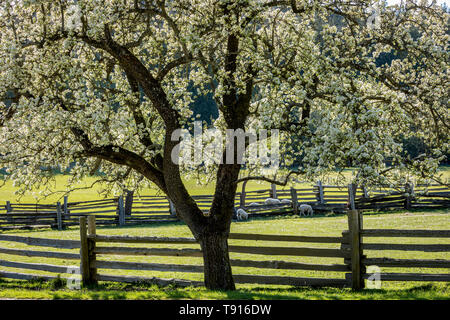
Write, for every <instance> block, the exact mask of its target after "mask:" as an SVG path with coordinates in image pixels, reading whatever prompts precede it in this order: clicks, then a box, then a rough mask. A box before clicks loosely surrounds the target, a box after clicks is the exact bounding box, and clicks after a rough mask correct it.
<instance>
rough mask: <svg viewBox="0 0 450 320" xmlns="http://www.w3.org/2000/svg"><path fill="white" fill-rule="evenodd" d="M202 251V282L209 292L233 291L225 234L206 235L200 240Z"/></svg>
mask: <svg viewBox="0 0 450 320" xmlns="http://www.w3.org/2000/svg"><path fill="white" fill-rule="evenodd" d="M200 246H201V248H202V251H203V264H204V270H205V271H204V280H205V286H206V288H208V289H210V290H235V289H236V288H235V285H234V280H233V275H232V273H231V263H230V257H229V255H228V237H227V234H225V233H207V234H203V235H202V237H201V239H200Z"/></svg>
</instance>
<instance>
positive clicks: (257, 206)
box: [0, 181, 450, 230]
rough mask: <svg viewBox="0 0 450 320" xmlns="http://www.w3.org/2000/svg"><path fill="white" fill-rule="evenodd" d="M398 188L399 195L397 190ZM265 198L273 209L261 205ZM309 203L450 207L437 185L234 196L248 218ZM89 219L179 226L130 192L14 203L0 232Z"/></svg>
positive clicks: (158, 204) (168, 213)
mask: <svg viewBox="0 0 450 320" xmlns="http://www.w3.org/2000/svg"><path fill="white" fill-rule="evenodd" d="M400 189H402V190H400ZM269 197H275V198H277V199H278V200H280V203H278V204H265V202H264V201H265V200H266V199H267V198H269ZM193 198H194V200H195V201H196V202H197V204H198V206H199V208H200V209H201V210H203V211H205V212H206V211H207V210H208V209H209V208H210V206H211V203H212V199H213V196H212V195H195V196H193ZM300 204H308V205H310V206H311V207H312V208H313V210H314V212H316V213H317V212H319V213H320V212H329V211H334V212H337V213H344V212H347V211H348V210H349V209H358V210H381V209H407V210H410V209H416V208H450V189H449V188H448V187H447V186H441V185H428V186H423V185H418V186H414V185H412V184H407V185H405V186H404V187H402V188H396V189H391V188H387V187H377V188H372V189H371V190H369V189H368V188H365V187H364V186H361V187H358V186H356V185H354V184H350V185H348V186H333V185H323V184H322V183H321V182H320V181H318V182H317V184H316V186H313V187H310V188H297V189H296V188H290V189H289V190H285V189H282V190H277V188H276V186H275V185H272V186H271V188H270V189H261V190H254V191H246V190H245V184H244V185H243V187H242V191H241V192H238V193H237V194H236V198H235V206H236V207H241V208H244V210H246V211H247V212H248V213H249V216H250V217H258V216H274V215H287V214H299V213H300V212H299V205H300ZM89 215H94V216H96V218H97V224H98V225H133V224H144V223H155V222H171V221H178V217H177V215H176V209H175V207H174V205H173V203H172V202H171V201H170V199H168V198H167V197H165V196H140V197H137V196H135V195H134V193H133V192H132V191H126V195H125V197H124V196H122V195H121V196H119V197H115V198H108V199H99V200H89V201H78V202H69V201H68V197H64V202H63V203H62V204H61V203H60V202H58V203H56V204H16V203H11V202H9V201H7V202H6V204H5V205H3V206H0V229H15V228H39V227H52V228H57V229H59V230H61V229H64V228H66V227H68V226H75V225H78V222H79V218H80V217H81V216H89Z"/></svg>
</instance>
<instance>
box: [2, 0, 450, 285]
mask: <svg viewBox="0 0 450 320" xmlns="http://www.w3.org/2000/svg"><path fill="white" fill-rule="evenodd" d="M0 3H1V4H0V61H2V64H1V65H0V96H4V99H8V100H9V102H8V104H7V103H3V104H2V105H1V111H2V118H1V132H0V141H1V143H0V153H1V154H2V157H1V162H2V164H3V166H4V167H6V168H7V171H8V173H9V175H8V176H7V178H8V179H12V180H15V181H16V182H18V183H19V184H20V185H21V186H22V190H27V189H29V188H31V187H32V186H39V185H45V184H46V183H47V182H48V181H49V179H51V173H49V172H48V171H43V170H42V168H49V167H59V168H68V167H69V165H70V164H75V165H74V166H73V167H72V168H71V174H72V181H73V182H75V181H77V180H81V179H83V177H85V176H87V175H90V174H92V173H93V172H95V171H97V170H99V169H100V170H101V172H102V173H103V174H104V176H103V177H102V178H101V179H99V181H103V182H108V183H109V184H110V185H111V186H112V187H119V188H122V187H123V186H124V185H126V186H127V187H129V188H133V187H137V188H144V187H148V186H151V187H156V188H158V189H160V190H161V191H162V192H164V193H165V194H166V195H167V196H168V197H169V198H170V199H171V200H172V201H173V203H174V205H175V207H176V210H177V212H178V214H179V215H180V216H181V218H182V219H183V220H184V222H185V223H186V224H187V225H188V227H189V228H190V230H191V231H192V233H193V235H194V237H195V238H196V239H197V240H198V241H199V243H200V245H201V248H202V250H203V256H204V265H205V284H206V286H207V287H208V288H211V289H234V282H233V278H232V273H231V266H230V261H229V256H228V244H227V238H228V234H229V230H230V222H231V218H232V214H233V205H234V198H235V192H236V186H237V183H238V182H239V181H244V180H250V179H263V180H266V181H272V182H275V183H278V184H285V183H286V182H287V181H288V179H287V178H288V177H292V175H293V174H294V173H297V174H304V176H305V177H306V178H312V177H314V176H317V175H321V174H324V173H326V172H329V171H331V170H334V169H335V168H336V167H344V166H345V165H346V164H348V163H349V161H350V162H351V163H352V164H353V165H355V166H357V167H359V174H358V176H357V178H356V179H357V180H356V181H355V182H357V183H358V182H361V181H364V182H365V183H366V184H370V183H387V182H395V181H399V180H400V179H401V177H402V175H401V174H400V173H401V171H399V170H397V169H400V170H403V169H405V168H408V169H414V170H415V171H416V172H418V173H420V174H421V176H423V177H424V178H427V177H431V176H433V175H434V174H435V173H436V169H437V165H438V163H439V161H441V160H442V157H443V156H442V153H443V152H445V151H446V150H448V129H449V127H448V126H449V125H448V124H449V121H448V120H449V119H448V112H447V109H446V103H447V100H446V93H447V89H448V88H447V86H448V74H447V70H448V35H447V34H446V27H447V24H446V23H447V18H448V17H447V15H446V14H445V13H444V12H443V11H442V9H441V8H439V7H437V6H434V5H426V4H417V3H416V2H414V1H411V2H408V3H407V5H406V6H405V7H402V8H398V7H383V8H382V10H381V11H380V12H381V14H380V15H379V16H378V17H377V19H380V20H377V21H379V22H380V23H379V25H378V24H377V27H376V28H370V27H368V26H367V21H368V18H369V17H373V11H372V10H368V8H369V7H370V6H372V5H373V3H372V2H371V1H321V2H318V1H317V2H316V1H294V0H286V1H263V0H239V1H231V0H193V1H192V0H189V1H188V0H167V1H164V0H155V1H146V0H128V1H127V0H108V1H99V0H78V1H69V0H60V1H47V0H33V1H32V0H23V1H20V0H17V1H16V0H9V1H8V0H7V1H1V2H0ZM330 15H334V17H337V16H338V17H340V18H339V21H340V25H339V27H336V25H335V23H334V22H333V21H335V19H334V20H333V19H332V20H333V21H328V19H329V17H330ZM411 28H416V29H417V30H419V34H418V36H417V37H414V38H413V37H411V36H410V30H411ZM392 51H393V52H402V56H401V58H399V59H395V60H392V61H391V62H390V63H389V64H385V65H383V66H381V67H378V68H377V67H376V64H375V61H376V59H377V58H378V57H379V56H380V55H382V54H384V53H390V52H392ZM192 88H195V91H196V93H195V94H193V90H192ZM207 95H209V96H210V97H213V99H214V101H215V103H216V105H217V109H218V112H219V117H218V118H217V119H216V120H215V121H214V123H213V124H212V125H213V126H214V127H215V128H219V129H221V130H225V129H240V128H242V129H251V128H258V129H263V128H264V129H273V128H277V129H280V130H281V134H282V135H281V138H282V139H281V143H282V147H283V150H284V151H285V154H286V155H289V154H291V155H292V156H291V157H289V156H286V157H285V163H286V165H289V163H290V162H292V160H293V159H294V158H295V157H297V156H298V155H299V153H300V154H303V155H304V166H303V167H302V168H300V169H299V170H297V171H296V172H290V173H289V174H288V175H287V177H286V179H284V180H283V179H282V181H275V180H274V177H267V176H264V174H263V173H264V172H261V170H260V168H258V167H252V168H250V169H251V172H252V174H255V175H254V176H250V177H243V178H242V177H241V178H240V177H239V174H240V171H241V167H242V166H241V165H240V164H219V165H217V166H208V167H206V166H200V167H199V169H200V170H208V172H210V173H212V174H213V176H214V177H215V192H214V198H213V202H212V205H211V208H210V210H209V214H208V215H204V214H203V212H202V211H201V210H200V209H199V208H198V206H197V204H196V203H195V201H194V200H193V199H192V197H191V196H190V195H189V193H188V191H187V190H186V188H185V185H184V184H183V181H182V175H183V174H185V173H186V169H190V168H185V167H183V166H180V165H177V164H175V163H174V162H172V160H171V154H172V151H173V149H174V147H175V146H176V145H177V144H178V142H176V141H171V135H172V133H173V132H174V131H175V130H177V129H181V128H185V127H186V126H189V124H190V123H191V122H192V120H193V119H192V118H191V116H192V111H191V109H190V108H189V106H190V104H191V103H192V102H193V101H194V100H196V99H198V97H199V96H207ZM312 114H314V115H315V116H314V117H312V116H311V115H312ZM411 125H414V127H415V128H417V130H418V131H417V132H420V135H421V136H420V137H421V138H422V139H423V141H425V142H426V143H427V145H428V146H429V149H428V151H427V154H426V155H424V156H422V157H420V158H418V159H415V160H414V161H412V160H411V159H408V158H407V157H403V156H402V152H401V149H402V145H401V144H400V143H399V142H398V140H397V139H396V137H398V136H400V135H402V137H408V135H410V127H411ZM301 136H306V137H309V139H308V141H309V143H305V144H303V145H302V146H301V148H296V149H295V150H294V149H292V141H303V140H301V139H300V137H301ZM223 155H224V157H226V154H225V150H224V154H223ZM386 157H389V158H391V159H392V165H393V166H392V167H389V168H387V167H386V165H385V162H384V159H385V158H386Z"/></svg>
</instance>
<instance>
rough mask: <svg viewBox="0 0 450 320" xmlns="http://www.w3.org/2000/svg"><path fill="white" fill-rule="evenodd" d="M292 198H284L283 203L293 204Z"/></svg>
mask: <svg viewBox="0 0 450 320" xmlns="http://www.w3.org/2000/svg"><path fill="white" fill-rule="evenodd" d="M291 202H292V201H291V200H289V199H283V200H281V203H288V204H291Z"/></svg>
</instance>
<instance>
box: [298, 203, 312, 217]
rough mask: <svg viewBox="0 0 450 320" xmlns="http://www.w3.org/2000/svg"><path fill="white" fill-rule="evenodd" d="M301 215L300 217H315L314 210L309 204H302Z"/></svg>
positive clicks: (300, 207)
mask: <svg viewBox="0 0 450 320" xmlns="http://www.w3.org/2000/svg"><path fill="white" fill-rule="evenodd" d="M298 209H299V215H300V216H302V215H303V216H308V215H309V216H313V215H314V211H313V208H312V207H311V206H310V205H309V204H301V205H300V206H299V207H298Z"/></svg>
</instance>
